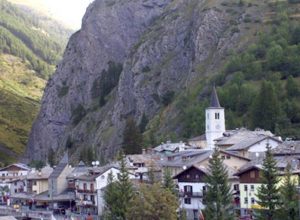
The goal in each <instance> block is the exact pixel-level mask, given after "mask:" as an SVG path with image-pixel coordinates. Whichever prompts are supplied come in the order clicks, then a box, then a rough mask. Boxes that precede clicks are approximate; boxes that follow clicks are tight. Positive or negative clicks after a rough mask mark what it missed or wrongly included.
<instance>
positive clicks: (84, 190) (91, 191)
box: [77, 188, 96, 193]
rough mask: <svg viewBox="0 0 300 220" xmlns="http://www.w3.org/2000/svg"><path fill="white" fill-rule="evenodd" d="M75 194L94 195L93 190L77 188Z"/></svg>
mask: <svg viewBox="0 0 300 220" xmlns="http://www.w3.org/2000/svg"><path fill="white" fill-rule="evenodd" d="M77 192H79V193H96V190H95V189H78V188H77Z"/></svg>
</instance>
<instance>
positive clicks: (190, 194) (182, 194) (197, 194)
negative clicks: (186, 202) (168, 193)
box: [179, 192, 203, 198]
mask: <svg viewBox="0 0 300 220" xmlns="http://www.w3.org/2000/svg"><path fill="white" fill-rule="evenodd" d="M179 197H198V198H202V197H203V192H179Z"/></svg>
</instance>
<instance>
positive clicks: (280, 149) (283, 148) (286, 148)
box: [272, 141, 300, 155]
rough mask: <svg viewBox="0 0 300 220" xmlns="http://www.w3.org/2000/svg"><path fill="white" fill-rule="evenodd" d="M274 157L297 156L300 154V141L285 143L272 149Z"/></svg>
mask: <svg viewBox="0 0 300 220" xmlns="http://www.w3.org/2000/svg"><path fill="white" fill-rule="evenodd" d="M272 153H273V154H274V155H295V154H300V141H284V142H283V143H281V144H279V145H278V146H277V147H276V148H274V149H272Z"/></svg>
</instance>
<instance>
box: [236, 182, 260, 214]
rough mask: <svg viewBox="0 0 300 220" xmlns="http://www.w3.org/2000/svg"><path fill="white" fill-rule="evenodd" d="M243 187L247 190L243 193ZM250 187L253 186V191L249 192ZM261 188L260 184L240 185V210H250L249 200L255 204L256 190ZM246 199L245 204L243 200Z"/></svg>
mask: <svg viewBox="0 0 300 220" xmlns="http://www.w3.org/2000/svg"><path fill="white" fill-rule="evenodd" d="M245 185H247V187H248V190H247V191H245ZM251 185H253V187H254V190H251ZM259 186H261V184H258V183H241V184H240V186H239V187H240V205H241V208H242V209H251V206H252V205H253V204H252V203H251V198H254V200H255V203H254V204H257V202H256V201H257V196H256V194H257V189H258V187H259ZM246 197H247V198H248V203H245V198H246Z"/></svg>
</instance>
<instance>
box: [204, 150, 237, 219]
mask: <svg viewBox="0 0 300 220" xmlns="http://www.w3.org/2000/svg"><path fill="white" fill-rule="evenodd" d="M208 167H209V174H208V175H207V180H206V188H207V190H206V193H205V196H204V200H205V202H206V207H205V210H204V217H205V219H215V220H231V219H232V220H233V219H234V210H233V205H232V201H233V198H232V192H231V189H230V185H229V182H228V172H227V170H226V168H225V167H224V165H223V162H222V159H221V158H220V153H219V150H218V149H215V150H214V152H213V155H212V158H211V159H210V160H209V165H208Z"/></svg>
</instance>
